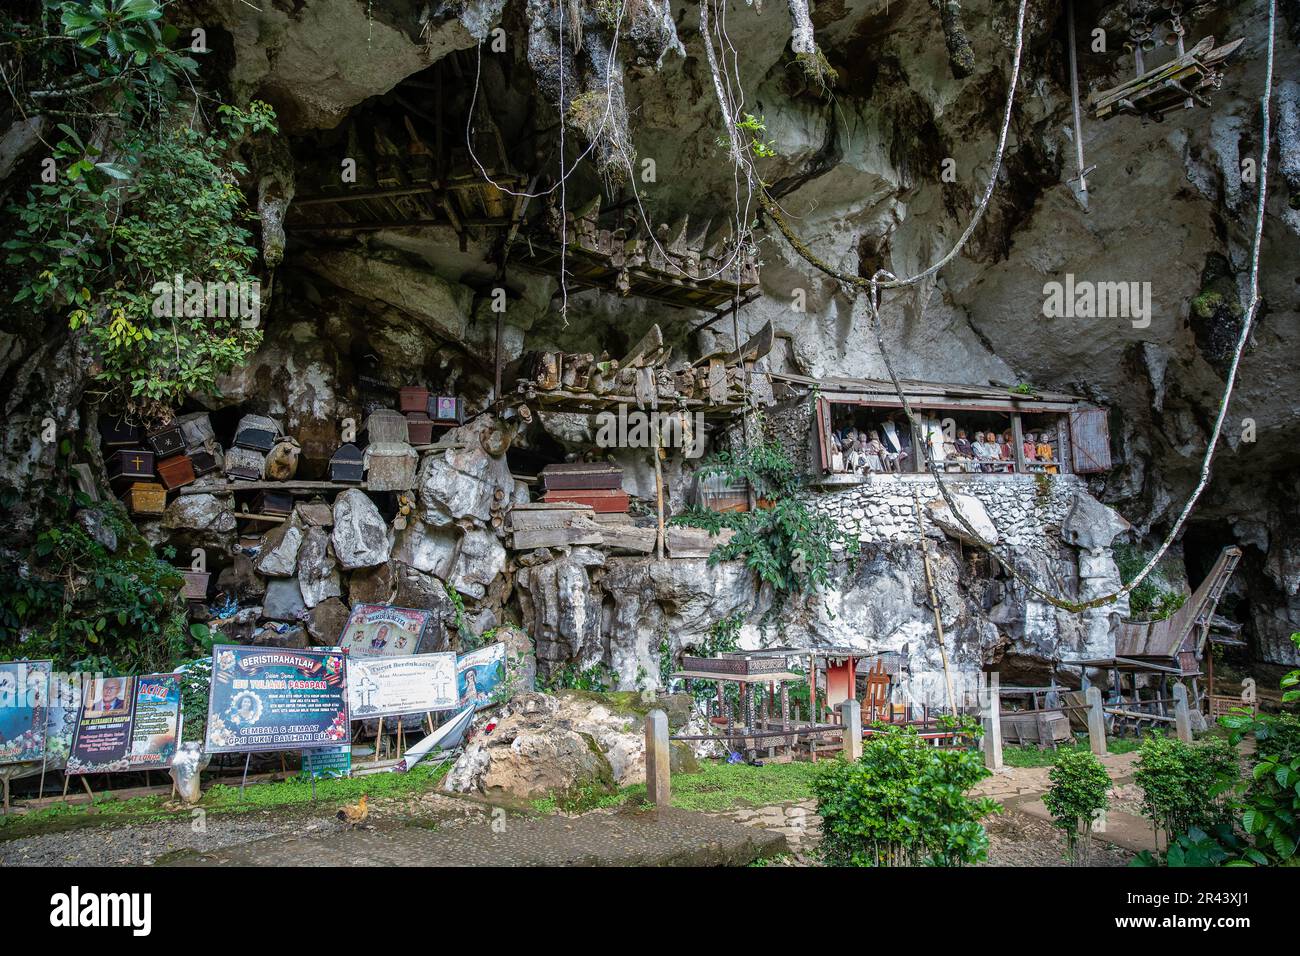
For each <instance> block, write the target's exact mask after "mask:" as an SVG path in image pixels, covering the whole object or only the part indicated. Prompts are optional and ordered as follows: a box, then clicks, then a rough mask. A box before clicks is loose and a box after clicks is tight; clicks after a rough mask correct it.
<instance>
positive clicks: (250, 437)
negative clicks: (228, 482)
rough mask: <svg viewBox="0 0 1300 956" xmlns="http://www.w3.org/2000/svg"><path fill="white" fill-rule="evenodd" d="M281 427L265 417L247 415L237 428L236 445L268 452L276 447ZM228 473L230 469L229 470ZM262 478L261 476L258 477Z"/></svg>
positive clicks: (273, 420)
mask: <svg viewBox="0 0 1300 956" xmlns="http://www.w3.org/2000/svg"><path fill="white" fill-rule="evenodd" d="M279 434H280V426H279V425H277V424H276V423H275V419H273V418H267V417H266V416H265V415H245V416H244V417H243V418H241V419H240V420H239V424H238V425H237V426H236V427H235V445H236V446H237V447H239V448H247V449H249V450H250V451H259V452H263V453H265V452H268V451H270V450H271V448H272V447H273V446H274V445H275V439H276V437H277V436H278V435H279ZM226 470H227V471H229V470H230V469H229V468H227V469H226ZM258 477H259V478H260V477H261V475H258Z"/></svg>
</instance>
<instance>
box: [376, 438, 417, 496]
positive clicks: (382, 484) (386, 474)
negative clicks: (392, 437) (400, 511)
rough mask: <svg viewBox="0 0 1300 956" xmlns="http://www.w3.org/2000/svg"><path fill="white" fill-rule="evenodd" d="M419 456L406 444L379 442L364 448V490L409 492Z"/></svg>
mask: <svg viewBox="0 0 1300 956" xmlns="http://www.w3.org/2000/svg"><path fill="white" fill-rule="evenodd" d="M419 462H420V456H419V455H417V454H416V452H415V449H414V448H412V447H411V446H410V445H408V444H407V443H406V442H404V441H401V442H379V443H372V444H370V445H367V446H366V452H365V468H366V488H367V490H369V491H410V490H412V489H413V488H414V487H415V469H416V466H417V465H418V464H419Z"/></svg>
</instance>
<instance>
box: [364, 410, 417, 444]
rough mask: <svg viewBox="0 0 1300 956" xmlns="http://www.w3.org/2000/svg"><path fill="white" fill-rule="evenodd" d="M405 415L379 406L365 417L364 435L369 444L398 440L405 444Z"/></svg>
mask: <svg viewBox="0 0 1300 956" xmlns="http://www.w3.org/2000/svg"><path fill="white" fill-rule="evenodd" d="M406 434H407V430H406V416H405V415H403V414H402V413H401V412H395V411H393V410H392V409H391V408H381V409H379V410H377V411H373V412H371V413H370V417H369V418H367V419H366V435H367V436H368V437H369V439H370V444H371V445H380V444H388V443H391V442H398V443H401V444H406Z"/></svg>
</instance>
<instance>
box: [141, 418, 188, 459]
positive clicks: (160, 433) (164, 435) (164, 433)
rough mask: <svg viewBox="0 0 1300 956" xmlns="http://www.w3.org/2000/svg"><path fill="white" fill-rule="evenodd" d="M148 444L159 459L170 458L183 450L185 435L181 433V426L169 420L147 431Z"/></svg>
mask: <svg viewBox="0 0 1300 956" xmlns="http://www.w3.org/2000/svg"><path fill="white" fill-rule="evenodd" d="M149 445H150V446H151V447H152V448H153V450H154V454H156V455H157V456H158V458H159V459H163V458H170V457H171V456H172V455H179V454H180V453H181V452H183V451H185V436H184V435H182V434H181V427H180V426H179V425H178V424H176V422H175V421H170V422H168V423H167V424H166V425H164V426H163V427H162V428H159V429H156V430H155V431H151V432H150V433H149Z"/></svg>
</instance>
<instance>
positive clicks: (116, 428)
mask: <svg viewBox="0 0 1300 956" xmlns="http://www.w3.org/2000/svg"><path fill="white" fill-rule="evenodd" d="M99 443H100V444H101V445H102V446H103V447H105V448H138V447H140V429H138V428H136V427H135V426H134V425H128V424H127V423H126V422H124V421H122V419H120V418H111V417H109V418H101V419H100V421H99Z"/></svg>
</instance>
